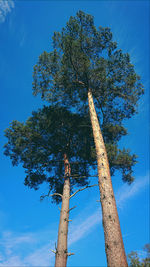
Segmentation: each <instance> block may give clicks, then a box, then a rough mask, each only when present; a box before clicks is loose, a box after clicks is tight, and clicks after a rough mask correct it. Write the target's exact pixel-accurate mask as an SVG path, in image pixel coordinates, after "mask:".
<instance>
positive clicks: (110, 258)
mask: <svg viewBox="0 0 150 267" xmlns="http://www.w3.org/2000/svg"><path fill="white" fill-rule="evenodd" d="M88 103H89V111H90V118H91V124H92V128H93V136H94V142H95V147H96V155H97V165H98V179H99V189H100V201H101V205H102V215H103V227H104V235H105V251H106V256H107V264H108V266H109V267H126V266H128V264H127V259H126V254H125V249H124V244H123V240H122V234H121V229H120V223H119V217H118V212H117V207H116V201H115V197H114V192H113V187H112V182H111V176H110V169H109V163H108V159H107V152H106V148H105V144H104V141H103V137H102V133H101V129H100V125H99V121H98V118H97V114H96V110H95V106H94V102H93V96H92V92H91V91H90V90H89V92H88Z"/></svg>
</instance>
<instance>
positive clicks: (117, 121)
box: [33, 11, 143, 267]
mask: <svg viewBox="0 0 150 267" xmlns="http://www.w3.org/2000/svg"><path fill="white" fill-rule="evenodd" d="M53 47H54V50H53V51H52V52H43V53H42V54H41V55H40V57H39V60H38V63H37V64H36V65H35V67H34V74H33V78H34V80H33V93H34V95H36V94H38V93H40V94H41V96H42V98H43V99H44V100H47V101H49V102H50V103H51V104H54V103H55V104H56V103H57V104H59V105H62V106H67V107H68V109H71V108H74V110H75V111H76V112H80V113H81V114H82V113H83V114H87V113H88V110H89V113H90V118H91V124H92V129H93V136H94V142H95V148H96V156H97V167H98V177H99V189H100V195H101V198H100V200H101V205H102V215H103V227H104V234H105V250H106V255H107V263H108V266H111V267H116V266H117V267H119V266H120V267H121V266H127V260H126V255H125V251H124V245H123V241H122V235H121V230H120V223H119V218H118V213H117V208H116V202H115V197H114V192H113V188H112V182H111V175H110V165H109V163H110V164H111V162H109V161H108V154H111V155H112V156H113V153H115V152H114V147H116V146H117V143H118V141H119V140H120V138H121V136H122V135H125V134H126V129H125V128H124V126H123V121H124V119H129V118H130V117H132V116H133V115H134V114H135V113H136V107H137V102H138V100H139V98H140V96H141V95H142V94H143V86H142V84H141V83H140V77H139V76H138V75H137V74H136V73H135V71H134V66H133V65H132V64H131V62H130V57H129V54H127V53H123V52H122V50H120V49H118V48H117V44H116V42H114V41H113V40H112V33H111V31H110V29H109V28H103V27H99V28H98V29H97V28H96V27H95V25H94V19H93V17H92V16H91V15H87V14H85V13H84V12H82V11H79V12H78V13H77V14H76V16H75V17H70V19H69V21H68V22H67V24H66V27H64V28H63V29H62V31H61V32H55V33H54V36H53ZM96 110H97V112H96ZM105 131H107V133H108V135H106V136H105V135H104V133H105ZM107 143H108V144H109V146H108V147H107V145H106V144H107ZM122 156H123V157H122ZM122 156H121V157H120V159H119V162H117V164H116V166H115V168H114V169H116V168H118V165H119V164H120V162H122V161H123V162H122V164H123V165H124V169H123V180H124V181H126V182H128V183H131V182H132V181H133V177H132V170H131V168H130V167H129V166H128V164H129V165H130V156H129V152H128V151H126V150H124V151H123V154H122Z"/></svg>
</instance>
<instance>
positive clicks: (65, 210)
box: [55, 154, 71, 267]
mask: <svg viewBox="0 0 150 267" xmlns="http://www.w3.org/2000/svg"><path fill="white" fill-rule="evenodd" d="M64 166H65V178H64V188H63V196H62V206H61V213H60V221H59V231H58V240H57V250H56V259H55V267H66V264H67V257H68V250H67V236H68V219H69V198H70V178H69V177H70V172H71V169H70V164H69V161H68V158H67V155H66V154H65V155H64Z"/></svg>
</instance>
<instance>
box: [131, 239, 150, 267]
mask: <svg viewBox="0 0 150 267" xmlns="http://www.w3.org/2000/svg"><path fill="white" fill-rule="evenodd" d="M143 250H144V251H145V252H146V254H147V255H146V257H144V258H142V259H140V257H139V255H138V253H137V252H135V251H131V253H129V254H128V261H129V267H150V244H146V245H145V246H144V248H143Z"/></svg>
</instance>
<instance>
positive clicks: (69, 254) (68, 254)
mask: <svg viewBox="0 0 150 267" xmlns="http://www.w3.org/2000/svg"><path fill="white" fill-rule="evenodd" d="M71 255H75V254H74V253H67V256H71Z"/></svg>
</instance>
